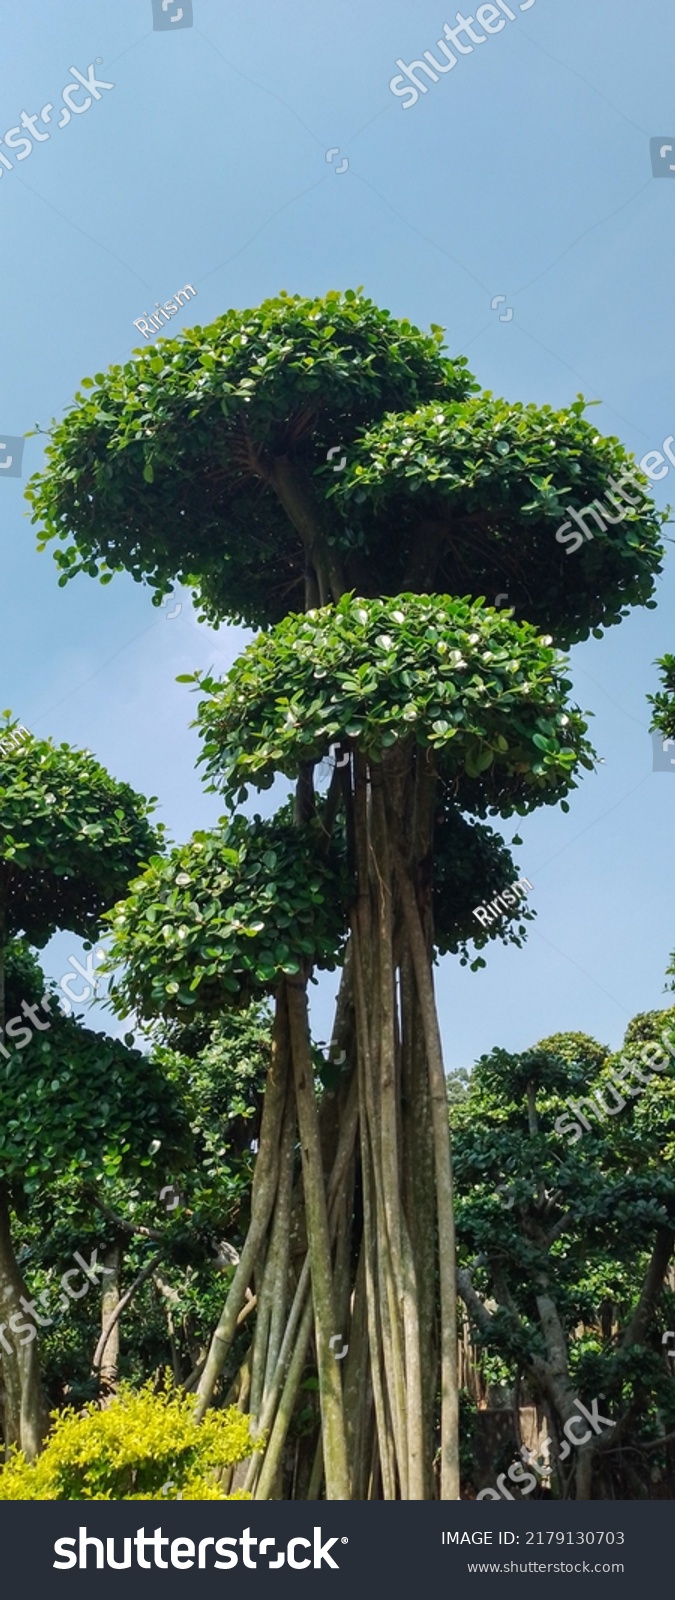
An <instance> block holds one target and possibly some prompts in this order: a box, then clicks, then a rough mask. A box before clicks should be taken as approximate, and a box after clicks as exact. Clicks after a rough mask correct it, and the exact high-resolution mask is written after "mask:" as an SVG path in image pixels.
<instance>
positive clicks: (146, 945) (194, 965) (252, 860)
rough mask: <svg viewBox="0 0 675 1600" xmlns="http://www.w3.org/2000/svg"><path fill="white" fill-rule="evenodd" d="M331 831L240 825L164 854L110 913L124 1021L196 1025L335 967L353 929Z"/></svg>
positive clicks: (283, 819)
mask: <svg viewBox="0 0 675 1600" xmlns="http://www.w3.org/2000/svg"><path fill="white" fill-rule="evenodd" d="M322 842H324V841H322V836H321V830H320V828H319V826H318V824H317V825H316V826H314V827H307V828H304V829H298V828H296V827H294V825H293V823H292V821H291V819H290V817H289V815H288V813H287V812H283V813H281V814H280V816H278V817H277V818H274V819H272V821H266V820H263V819H261V818H260V817H255V818H253V820H252V821H250V822H249V821H247V820H246V819H245V818H244V817H236V818H234V819H233V820H232V821H230V822H228V821H223V822H222V824H221V825H220V827H219V828H217V829H215V830H214V831H213V832H211V833H208V834H207V833H201V832H200V833H195V834H194V835H193V837H192V839H191V840H190V841H189V842H188V843H187V844H186V845H182V846H180V847H178V848H177V849H175V850H174V851H172V853H171V855H170V856H169V857H168V858H167V859H166V860H165V859H164V858H163V857H161V856H157V857H154V858H153V859H152V861H151V862H150V864H149V866H148V868H147V871H146V872H145V873H144V875H143V877H141V878H139V879H137V880H136V881H135V882H134V883H132V885H131V888H130V893H129V895H128V897H127V899H126V900H125V901H124V902H123V903H122V904H121V905H119V906H117V907H116V908H115V910H114V912H112V913H111V915H110V918H109V920H110V922H111V924H112V930H113V943H112V949H111V961H112V962H113V963H114V962H116V961H119V962H123V963H126V968H125V972H124V975H123V977H122V978H121V979H120V980H119V984H118V986H117V987H116V989H115V990H114V994H115V997H116V1002H117V1005H118V1007H119V1009H120V1010H121V1012H122V1014H124V1013H125V1012H126V1011H127V1010H130V1009H133V1010H134V1011H136V1012H137V1013H138V1015H139V1016H140V1017H142V1018H144V1019H146V1020H152V1019H153V1018H156V1017H160V1016H161V1017H165V1018H169V1019H174V1020H178V1021H189V1020H190V1017H191V1015H193V1014H196V1013H199V1014H201V1015H202V1016H203V1015H204V1014H207V1013H209V1012H218V1011H219V1010H222V1008H223V1007H227V1006H231V1005H246V1004H248V1002H249V1000H250V999H251V998H252V997H256V998H259V997H260V996H261V994H264V993H267V992H270V991H271V990H273V989H274V987H275V986H276V985H277V984H278V982H279V980H280V979H281V978H282V977H283V976H292V975H293V974H295V973H298V972H299V971H300V970H301V963H304V962H306V963H307V964H308V965H316V966H318V967H323V968H332V967H333V966H334V965H335V962H336V960H337V957H338V954H339V950H340V947H341V943H342V940H343V938H344V932H345V895H346V887H347V886H346V884H345V882H344V875H343V867H342V863H341V860H340V857H339V856H336V855H335V853H334V852H333V851H326V850H324V849H322V848H321V844H322Z"/></svg>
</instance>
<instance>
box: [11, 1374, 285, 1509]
mask: <svg viewBox="0 0 675 1600" xmlns="http://www.w3.org/2000/svg"><path fill="white" fill-rule="evenodd" d="M194 1408H195V1401H194V1397H193V1396H191V1395H183V1394H181V1393H179V1392H177V1391H175V1390H171V1389H170V1390H168V1391H167V1392H165V1393H162V1394H155V1393H153V1390H152V1385H151V1384H146V1385H145V1387H144V1388H142V1389H140V1390H139V1391H138V1392H137V1393H135V1394H134V1393H133V1392H132V1391H131V1390H130V1389H126V1388H122V1390H121V1392H120V1395H119V1397H118V1398H117V1399H116V1400H114V1401H112V1403H111V1404H110V1405H109V1406H107V1407H106V1409H105V1410H103V1411H99V1410H98V1409H97V1408H96V1407H95V1406H93V1405H90V1406H87V1407H86V1409H85V1412H84V1414H83V1415H81V1416H77V1415H76V1414H75V1412H73V1411H66V1412H61V1413H57V1414H56V1417H55V1421H54V1425H53V1428H52V1430H51V1433H50V1434H49V1437H48V1439H47V1442H46V1445H45V1448H44V1450H43V1451H42V1454H41V1455H40V1456H38V1458H37V1460H36V1461H34V1462H28V1461H26V1459H25V1456H23V1455H21V1454H20V1453H19V1454H16V1455H13V1456H12V1457H11V1459H10V1460H9V1461H8V1462H6V1464H5V1465H4V1466H2V1465H0V1500H176V1499H178V1498H179V1496H180V1497H181V1498H182V1499H183V1500H222V1499H241V1498H248V1497H244V1496H242V1495H241V1494H236V1495H223V1493H222V1490H221V1489H220V1488H219V1487H218V1484H217V1482H216V1473H217V1472H218V1470H219V1469H221V1468H223V1467H231V1466H235V1465H236V1463H237V1462H239V1461H244V1460H245V1459H246V1457H247V1456H249V1455H250V1454H251V1451H252V1450H253V1449H256V1448H258V1449H259V1448H260V1443H258V1444H257V1445H254V1444H253V1442H252V1440H251V1436H250V1433H249V1426H248V1418H247V1417H245V1416H242V1414H241V1412H239V1411H237V1410H236V1409H234V1408H233V1409H231V1410H229V1411H213V1410H211V1411H208V1412H207V1414H206V1416H205V1418H204V1421H203V1422H202V1423H200V1424H199V1425H197V1423H196V1422H195V1420H194Z"/></svg>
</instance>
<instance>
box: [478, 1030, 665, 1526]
mask: <svg viewBox="0 0 675 1600" xmlns="http://www.w3.org/2000/svg"><path fill="white" fill-rule="evenodd" d="M674 1022H675V1013H674V1012H663V1013H654V1014H651V1015H650V1016H645V1017H638V1018H636V1019H635V1020H634V1022H633V1023H631V1025H630V1027H629V1028H628V1030H627V1033H626V1044H625V1048H624V1051H623V1053H622V1055H621V1062H622V1064H623V1066H624V1068H625V1071H624V1074H623V1079H622V1080H619V1081H622V1082H623V1093H622V1094H621V1095H619V1094H618V1092H617V1089H616V1087H615V1084H614V1080H615V1078H616V1073H617V1068H618V1065H619V1058H618V1057H613V1056H612V1055H610V1053H609V1051H607V1050H606V1049H605V1048H603V1047H602V1046H599V1045H597V1044H596V1042H595V1041H594V1040H591V1039H588V1038H586V1037H585V1036H584V1035H580V1034H562V1035H556V1036H554V1037H552V1038H550V1039H545V1040H542V1041H541V1043H540V1044H539V1045H537V1046H535V1048H534V1049H533V1050H531V1051H529V1052H525V1053H524V1054H523V1055H519V1056H513V1055H509V1054H508V1053H507V1052H506V1051H503V1050H494V1051H493V1052H492V1053H491V1054H490V1055H489V1056H484V1057H482V1058H481V1060H480V1061H479V1062H478V1064H477V1066H476V1067H475V1069H474V1071H473V1073H472V1075H471V1080H470V1085H469V1092H468V1095H467V1096H466V1098H465V1099H464V1100H463V1101H461V1102H460V1103H457V1104H455V1105H454V1106H453V1108H452V1124H453V1130H454V1149H455V1162H456V1169H457V1183H458V1232H459V1238H460V1241H461V1245H460V1249H461V1259H462V1266H461V1268H460V1272H459V1283H460V1292H461V1294H462V1296H463V1298H464V1301H465V1304H466V1307H467V1311H468V1314H469V1317H470V1320H471V1324H472V1327H473V1330H474V1337H475V1339H476V1341H477V1342H478V1344H479V1345H481V1346H482V1347H483V1348H484V1349H485V1350H486V1351H489V1352H490V1353H491V1354H492V1355H497V1356H500V1357H501V1358H502V1360H503V1361H504V1362H505V1363H506V1368H507V1370H508V1371H509V1372H510V1375H511V1377H512V1380H513V1381H514V1382H516V1383H518V1381H519V1380H520V1379H523V1380H524V1381H525V1383H526V1385H527V1390H528V1393H529V1395H530V1397H531V1398H532V1399H534V1400H535V1401H536V1402H537V1403H538V1404H539V1405H540V1406H541V1407H542V1409H543V1410H544V1411H545V1414H546V1418H547V1423H548V1434H549V1443H550V1446H551V1449H550V1452H549V1456H550V1462H551V1474H552V1480H553V1486H554V1490H555V1492H556V1493H557V1494H558V1495H559V1496H561V1497H569V1496H570V1495H571V1496H572V1497H575V1498H577V1499H591V1498H602V1497H605V1496H607V1497H611V1496H612V1495H617V1496H618V1497H619V1498H621V1497H623V1498H636V1497H638V1498H639V1497H641V1496H647V1495H649V1494H650V1493H651V1492H652V1491H651V1484H652V1483H653V1481H654V1474H655V1473H656V1474H657V1476H658V1475H659V1474H661V1475H664V1474H667V1473H668V1471H669V1470H670V1467H671V1455H670V1453H669V1438H668V1435H669V1434H670V1433H671V1432H672V1430H673V1422H674V1420H675V1398H674V1396H673V1383H672V1377H671V1375H670V1372H669V1370H668V1365H667V1360H666V1359H665V1356H664V1352H663V1346H662V1342H661V1339H662V1329H663V1323H664V1312H665V1315H666V1316H667V1315H668V1314H669V1311H668V1309H667V1308H668V1307H670V1309H672V1292H671V1290H670V1284H669V1282H668V1269H669V1263H670V1261H671V1259H672V1251H673V1244H674V1242H675V1231H674V1223H675V1182H674V1181H673V1176H672V1166H671V1163H670V1150H671V1145H672V1137H673V1128H674V1127H675V1124H674V1123H673V1112H674V1111H675V1068H674V1067H673V1062H672V1057H673V1056H674V1055H675V1034H674V1033H673V1031H672V1030H673V1023H674ZM662 1039H665V1040H666V1044H668V1043H669V1044H670V1047H671V1048H670V1055H669V1054H668V1052H667V1048H666V1047H664V1046H663V1045H662V1044H661V1043H660V1041H661V1040H662ZM645 1045H646V1046H647V1050H648V1057H649V1059H650V1060H651V1061H652V1064H653V1065H652V1069H651V1071H652V1076H651V1077H650V1076H649V1075H648V1073H645V1070H644V1062H645V1057H644V1055H643V1051H644V1047H645ZM642 1078H644V1083H642V1081H641V1080H642ZM596 1095H597V1096H598V1099H597V1101H596V1118H595V1120H593V1111H592V1106H593V1100H594V1098H595V1096H596ZM574 1104H577V1105H578V1106H580V1107H581V1108H582V1113H581V1114H582V1117H583V1116H584V1115H585V1118H586V1122H587V1127H586V1128H584V1127H583V1126H582V1122H580V1121H578V1120H576V1113H575V1112H574V1110H572V1111H571V1112H570V1110H569V1108H570V1105H574ZM603 1107H606V1109H605V1110H603ZM563 1108H565V1110H563ZM575 1129H576V1132H575V1131H574V1130H575ZM577 1398H578V1399H580V1400H582V1401H584V1402H585V1403H586V1405H587V1406H589V1408H592V1405H593V1401H594V1400H595V1401H597V1402H598V1406H597V1409H598V1411H599V1412H600V1413H601V1415H602V1416H603V1417H604V1418H606V1419H609V1420H610V1422H611V1425H610V1426H607V1427H605V1426H603V1427H602V1429H601V1430H600V1431H597V1430H596V1431H595V1432H594V1431H592V1430H590V1429H588V1428H586V1430H585V1431H586V1432H588V1433H590V1438H588V1439H587V1440H586V1442H585V1443H581V1444H580V1445H579V1447H578V1448H576V1449H572V1448H571V1447H570V1446H569V1443H568V1441H567V1440H566V1436H565V1434H564V1428H565V1424H566V1423H568V1422H569V1420H570V1418H571V1417H573V1416H575V1415H576V1416H578V1415H579V1413H578V1411H577V1410H576V1409H575V1403H576V1401H577ZM572 1432H573V1436H574V1428H573V1430H572ZM577 1437H579V1434H578V1433H577ZM540 1472H541V1474H542V1475H543V1474H544V1465H543V1463H542V1465H541V1467H540ZM522 1482H523V1469H522V1467H514V1471H513V1474H512V1484H516V1485H518V1484H520V1483H522ZM532 1487H533V1485H532V1484H531V1483H530V1491H531V1488H532ZM495 1492H496V1491H495ZM512 1492H513V1493H516V1492H517V1490H516V1489H513V1490H512ZM526 1492H527V1491H526ZM671 1492H672V1491H671Z"/></svg>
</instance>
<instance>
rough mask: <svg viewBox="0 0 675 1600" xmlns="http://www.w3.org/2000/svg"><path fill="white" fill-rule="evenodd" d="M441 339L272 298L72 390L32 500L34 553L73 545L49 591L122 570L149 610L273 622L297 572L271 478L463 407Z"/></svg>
mask: <svg viewBox="0 0 675 1600" xmlns="http://www.w3.org/2000/svg"><path fill="white" fill-rule="evenodd" d="M440 337H441V330H440V329H436V330H435V331H434V333H433V334H432V335H428V334H422V333H420V332H419V330H418V329H417V328H415V327H413V326H412V324H411V323H410V322H408V321H405V320H404V321H396V320H395V319H394V318H392V317H391V316H390V314H389V312H388V311H381V310H379V309H378V307H377V306H375V305H374V304H373V302H372V301H370V300H368V299H366V298H365V297H364V296H362V295H361V294H360V293H355V292H354V291H352V290H347V292H346V293H345V294H338V293H336V292H331V293H329V294H327V295H326V296H325V297H324V298H322V299H310V300H307V299H303V298H301V297H300V296H292V295H287V294H281V295H279V296H278V297H277V298H276V299H271V300H266V301H265V302H264V303H263V304H262V305H261V306H259V307H258V308H257V309H256V310H247V311H236V310H232V311H228V312H226V313H225V315H224V316H222V317H219V318H218V319H217V320H216V321H215V322H213V323H211V324H210V325H209V326H208V327H206V328H200V327H196V328H191V329H189V330H188V331H187V332H185V333H184V334H182V335H181V336H180V337H179V338H177V339H161V340H158V341H157V342H156V344H154V345H153V346H152V349H148V350H142V351H139V352H137V353H136V354H135V356H134V359H133V360H130V361H128V362H126V364H125V365H124V366H121V367H112V368H110V370H109V371H108V373H107V374H103V373H97V374H96V378H95V379H94V380H92V379H85V380H83V389H85V388H86V389H87V390H88V393H87V394H86V395H85V394H84V393H79V394H78V395H76V397H75V399H76V404H75V406H74V407H73V409H72V410H71V411H70V412H68V413H67V415H66V416H65V418H64V419H63V420H62V421H61V422H60V423H58V424H57V425H56V426H55V428H54V430H53V433H52V442H51V444H50V445H49V446H48V448H47V455H46V465H45V469H44V472H43V473H41V474H38V475H37V476H36V477H35V478H34V479H33V480H32V482H31V485H30V487H29V490H28V497H29V499H30V500H31V501H32V503H33V507H34V513H35V516H34V520H36V521H38V520H39V521H41V522H42V523H43V527H44V533H43V538H44V539H50V538H52V537H54V536H58V538H60V539H68V538H69V536H72V541H73V542H72V543H70V544H69V545H68V547H67V548H66V549H65V550H64V551H59V552H58V553H57V560H58V564H59V566H60V568H61V578H60V580H59V581H60V582H66V581H67V580H68V578H71V577H74V576H75V574H76V573H77V572H81V571H84V572H88V573H90V574H91V575H92V576H96V575H97V574H99V575H101V577H102V579H103V581H109V578H110V576H111V574H112V572H114V571H120V570H122V569H126V570H127V571H128V572H131V573H132V574H133V576H134V577H135V578H137V579H142V578H145V579H146V580H147V581H148V582H149V583H151V584H152V586H153V588H154V589H155V591H156V596H157V599H158V601H159V600H161V598H162V597H163V595H164V594H165V593H167V591H168V589H169V588H170V586H171V584H172V582H173V580H174V579H175V578H176V577H178V578H180V579H181V580H182V581H184V582H186V583H192V584H193V585H194V588H195V590H196V592H197V594H198V595H199V598H200V600H201V603H202V605H203V607H204V610H205V612H206V614H207V615H208V616H209V618H210V619H211V620H215V621H217V620H220V619H222V617H224V616H228V617H231V618H233V619H235V620H238V619H242V620H244V621H246V622H248V623H252V624H253V625H254V626H260V625H264V624H265V623H268V622H276V621H278V620H279V619H280V617H281V616H283V614H284V612H285V611H286V610H287V609H288V606H289V604H291V605H293V604H295V605H296V606H298V605H300V604H301V602H302V593H303V572H304V567H305V557H304V552H303V548H302V542H301V540H300V538H299V536H298V535H297V534H296V533H295V531H294V530H293V528H292V527H291V525H290V523H289V521H288V519H287V517H286V515H285V513H284V512H283V511H282V510H281V507H280V506H279V503H278V501H277V498H276V496H275V494H274V493H273V492H272V491H271V489H270V485H269V481H268V479H269V466H270V462H271V461H273V460H274V459H275V458H278V457H287V456H288V455H291V456H292V457H293V458H294V459H296V460H297V461H298V463H299V464H300V465H302V466H304V467H306V468H308V469H309V470H311V467H312V464H313V461H317V460H318V462H319V463H320V464H322V465H323V464H325V462H326V457H327V452H328V449H329V448H330V447H332V446H333V445H335V444H340V445H342V446H349V444H350V442H351V441H352V440H353V438H354V436H355V434H356V433H357V432H358V431H359V429H361V428H364V427H367V426H369V425H370V424H371V423H372V422H373V421H374V420H375V419H376V418H378V417H381V416H383V415H384V414H385V413H386V412H387V411H392V410H394V411H395V410H398V409H400V408H401V407H405V408H406V409H407V408H408V407H409V406H410V404H411V403H412V404H415V403H417V402H422V401H424V400H431V399H433V398H434V397H435V396H436V395H437V396H438V397H439V398H444V399H448V400H449V399H461V398H462V397H463V396H465V395H467V394H468V393H469V392H470V391H471V388H472V387H474V385H473V381H472V379H471V377H470V375H469V374H468V373H467V372H466V370H465V366H466V363H465V361H464V360H463V359H460V360H458V361H456V362H454V363H451V362H449V361H448V360H447V359H444V358H443V356H442V355H441V353H440V348H439V340H440ZM331 481H332V480H331ZM327 487H328V485H326V486H325V487H324V490H323V496H322V498H323V499H324V501H325V500H326V489H327ZM316 491H317V494H320V493H321V485H320V483H319V482H318V481H317V484H316ZM325 510H326V515H327V516H328V507H327V505H326V508H325ZM331 521H332V533H333V536H334V537H335V538H336V540H337V539H339V538H340V533H341V519H340V518H339V516H338V515H337V512H334V513H333V516H332V519H331Z"/></svg>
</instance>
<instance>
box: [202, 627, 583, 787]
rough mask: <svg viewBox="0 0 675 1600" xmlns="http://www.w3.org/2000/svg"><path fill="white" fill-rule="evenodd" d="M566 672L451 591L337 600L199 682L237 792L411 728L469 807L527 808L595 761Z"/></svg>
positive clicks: (211, 762) (210, 728) (211, 764)
mask: <svg viewBox="0 0 675 1600" xmlns="http://www.w3.org/2000/svg"><path fill="white" fill-rule="evenodd" d="M562 669H563V663H562V661H561V658H560V657H559V656H558V655H557V654H556V652H555V651H554V650H552V649H551V648H550V640H548V639H545V640H542V639H541V638H540V637H539V636H538V634H537V632H536V630H535V629H534V628H532V627H530V625H529V624H526V623H523V624H516V623H514V622H513V621H511V620H510V619H509V618H508V617H506V616H504V614H503V613H502V612H499V611H494V610H490V609H486V608H485V607H483V606H480V605H478V604H475V605H471V604H470V603H469V602H468V601H466V600H453V599H451V598H449V597H447V596H434V597H433V598H431V597H429V596H425V595H421V596H420V595H399V596H398V597H397V598H396V599H395V600H388V601H382V600H377V601H375V600H362V599H355V598H353V597H352V596H345V597H344V599H343V600H341V601H340V603H339V604H338V605H337V606H335V607H332V606H330V607H325V608H323V609H322V610H319V611H311V612H308V613H307V614H306V615H304V616H289V617H286V618H285V619H284V621H283V622H281V623H279V624H278V625H277V627H276V628H275V629H274V630H273V631H272V632H271V633H269V634H262V635H260V636H259V637H258V638H257V639H255V640H254V641H253V643H252V644H250V645H249V646H248V647H247V649H246V650H244V652H243V653H242V655H241V656H240V657H239V658H238V660H237V661H236V662H235V664H234V666H233V667H232V669H231V671H230V672H229V673H228V675H227V677H226V679H225V681H224V684H223V686H222V687H221V686H220V685H218V684H217V683H215V682H214V681H212V680H211V679H208V678H207V679H204V680H202V682H201V688H202V689H203V690H205V692H206V693H207V695H208V698H207V699H206V700H205V701H203V702H202V703H201V705H200V708H199V719H198V720H199V723H200V725H201V729H202V731H203V732H204V734H205V735H206V739H205V746H204V754H203V759H205V760H206V762H207V766H208V770H209V772H210V773H211V775H212V776H216V775H217V776H219V777H221V778H222V782H223V787H224V789H225V792H226V794H229V795H234V794H235V793H237V791H239V792H243V793H245V785H246V784H247V783H253V784H255V786H256V787H257V788H269V787H270V785H271V784H272V782H273V781H274V777H275V774H276V773H277V772H279V771H280V772H283V773H284V774H285V775H286V776H287V777H294V776H297V774H298V772H299V771H300V768H301V766H302V764H303V763H304V762H307V761H319V760H320V759H321V758H322V757H323V756H325V755H327V754H328V750H329V747H330V745H331V743H334V742H335V741H347V742H348V743H349V742H350V741H357V740H358V746H359V749H360V750H361V751H363V752H364V753H365V754H367V755H368V756H369V757H370V758H371V759H372V760H380V759H381V758H382V755H383V753H384V752H385V751H386V750H387V749H389V748H390V747H391V746H392V745H394V744H396V742H397V741H398V740H400V739H401V738H404V737H410V739H411V741H412V742H414V743H416V744H418V745H420V746H423V747H426V748H431V749H432V750H433V751H434V754H435V759H436V762H437V765H438V769H439V772H440V775H441V776H442V777H443V778H444V779H445V780H446V781H452V782H453V783H454V784H455V786H456V794H457V799H458V803H459V804H460V806H461V807H462V808H463V809H467V810H469V809H470V810H472V811H476V812H478V813H479V814H484V813H485V812H486V811H487V810H489V809H492V810H495V811H497V810H498V811H500V812H501V813H502V814H503V815H504V814H506V815H508V814H509V813H510V812H512V811H518V812H521V813H525V812H526V811H528V810H530V809H531V808H532V807H533V806H535V805H541V804H542V803H555V802H556V801H557V800H559V799H561V798H562V797H563V796H564V795H566V794H567V793H568V792H569V790H570V789H573V788H574V787H575V782H574V772H575V770H576V768H577V766H578V765H582V766H585V767H587V768H590V767H591V765H592V762H591V752H590V746H589V745H588V743H587V741H586V739H585V738H584V733H585V724H584V722H583V721H582V718H581V715H580V713H579V712H578V711H575V710H574V709H572V708H569V709H568V707H567V702H566V693H567V690H568V689H569V687H570V684H569V682H568V681H567V680H566V679H565V678H564V677H563V676H562ZM282 685H283V693H280V688H281V686H282Z"/></svg>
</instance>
